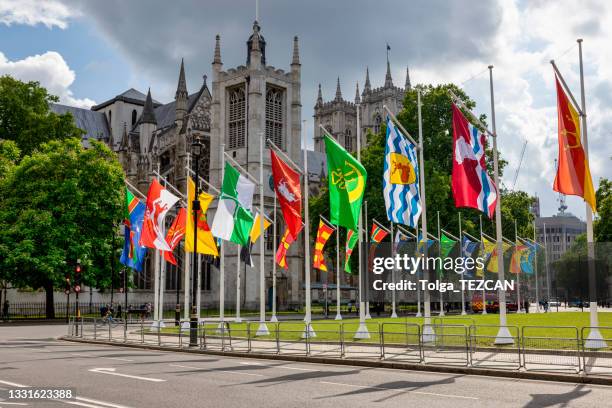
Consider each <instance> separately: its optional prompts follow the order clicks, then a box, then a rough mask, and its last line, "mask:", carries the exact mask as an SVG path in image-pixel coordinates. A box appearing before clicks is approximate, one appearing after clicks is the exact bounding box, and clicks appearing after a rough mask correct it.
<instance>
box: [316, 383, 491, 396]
mask: <svg viewBox="0 0 612 408" xmlns="http://www.w3.org/2000/svg"><path fill="white" fill-rule="evenodd" d="M319 383H320V384H330V385H342V386H345V387H353V388H371V389H374V390H384V391H404V392H409V393H412V394H421V395H432V396H435V397H446V398H457V399H470V400H477V399H479V398H476V397H466V396H464V395H453V394H439V393H435V392H426V391H412V390H410V389H405V388H388V387H377V386H374V385H356V384H345V383H339V382H331V381H319Z"/></svg>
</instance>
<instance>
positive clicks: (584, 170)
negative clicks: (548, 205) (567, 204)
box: [553, 78, 596, 212]
mask: <svg viewBox="0 0 612 408" xmlns="http://www.w3.org/2000/svg"><path fill="white" fill-rule="evenodd" d="M555 79H556V82H557V111H558V116H559V118H558V120H559V167H558V168H557V175H556V177H555V183H554V185H553V189H554V190H555V191H557V192H559V193H562V194H568V195H576V196H580V197H582V198H584V201H586V202H587V203H589V205H590V206H591V209H592V210H593V212H595V211H596V210H595V207H596V206H595V190H593V180H592V179H591V171H590V170H589V161H588V159H587V157H586V154H585V153H584V149H583V148H582V143H581V135H580V117H579V115H578V112H577V111H576V108H575V107H574V106H573V105H572V103H571V102H570V100H569V98H568V97H567V95H566V94H565V91H564V90H563V87H562V86H561V83H560V82H559V78H555Z"/></svg>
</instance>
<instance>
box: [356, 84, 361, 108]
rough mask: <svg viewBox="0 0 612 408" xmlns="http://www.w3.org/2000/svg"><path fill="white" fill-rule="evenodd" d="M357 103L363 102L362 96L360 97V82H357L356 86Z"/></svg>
mask: <svg viewBox="0 0 612 408" xmlns="http://www.w3.org/2000/svg"><path fill="white" fill-rule="evenodd" d="M355 103H356V104H357V103H361V98H360V97H359V82H357V87H356V88H355Z"/></svg>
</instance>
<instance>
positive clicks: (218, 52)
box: [213, 34, 222, 64]
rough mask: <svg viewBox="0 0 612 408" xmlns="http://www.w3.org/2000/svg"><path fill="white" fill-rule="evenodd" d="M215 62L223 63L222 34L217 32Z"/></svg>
mask: <svg viewBox="0 0 612 408" xmlns="http://www.w3.org/2000/svg"><path fill="white" fill-rule="evenodd" d="M213 64H222V62H221V36H220V35H219V34H217V36H216V37H215V59H214V60H213Z"/></svg>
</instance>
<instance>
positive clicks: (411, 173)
mask: <svg viewBox="0 0 612 408" xmlns="http://www.w3.org/2000/svg"><path fill="white" fill-rule="evenodd" d="M417 163H418V162H417V155H416V147H415V145H413V144H412V143H411V142H409V141H408V140H407V139H406V137H405V136H404V135H403V134H402V133H401V132H400V131H399V129H398V128H397V127H396V126H395V124H394V123H393V122H392V121H391V118H389V116H387V137H386V145H385V166H384V172H383V196H384V198H385V208H386V209H387V218H388V219H389V221H392V222H395V223H398V224H404V225H408V226H410V227H414V226H415V225H416V223H417V221H418V218H419V215H420V214H421V200H420V195H419V166H418V164H417Z"/></svg>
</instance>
